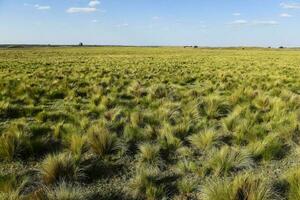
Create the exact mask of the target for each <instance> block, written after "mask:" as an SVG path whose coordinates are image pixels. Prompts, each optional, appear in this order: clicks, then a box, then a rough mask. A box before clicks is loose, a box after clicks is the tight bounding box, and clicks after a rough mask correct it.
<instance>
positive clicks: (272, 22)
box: [252, 20, 279, 26]
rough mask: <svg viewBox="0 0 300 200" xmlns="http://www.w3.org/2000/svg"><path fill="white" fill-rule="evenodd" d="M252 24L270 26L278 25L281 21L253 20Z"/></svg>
mask: <svg viewBox="0 0 300 200" xmlns="http://www.w3.org/2000/svg"><path fill="white" fill-rule="evenodd" d="M252 24H253V25H264V26H268V25H278V24H279V23H278V22H277V21H273V20H270V21H253V23H252Z"/></svg>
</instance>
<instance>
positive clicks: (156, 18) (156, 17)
mask: <svg viewBox="0 0 300 200" xmlns="http://www.w3.org/2000/svg"><path fill="white" fill-rule="evenodd" d="M152 19H153V20H159V19H160V17H159V16H153V17H152Z"/></svg>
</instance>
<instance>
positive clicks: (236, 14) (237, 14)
mask: <svg viewBox="0 0 300 200" xmlns="http://www.w3.org/2000/svg"><path fill="white" fill-rule="evenodd" d="M232 15H233V16H241V13H238V12H236V13H232Z"/></svg>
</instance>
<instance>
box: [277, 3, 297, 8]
mask: <svg viewBox="0 0 300 200" xmlns="http://www.w3.org/2000/svg"><path fill="white" fill-rule="evenodd" d="M280 6H281V7H282V8H285V9H300V3H281V4H280Z"/></svg>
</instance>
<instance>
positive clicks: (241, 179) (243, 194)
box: [199, 173, 276, 200]
mask: <svg viewBox="0 0 300 200" xmlns="http://www.w3.org/2000/svg"><path fill="white" fill-rule="evenodd" d="M199 198H200V199H202V200H245V199H247V200H271V199H276V193H275V192H274V191H272V188H271V186H270V184H269V183H268V182H267V181H266V180H265V179H264V178H261V177H259V176H257V175H256V174H249V173H246V174H240V175H238V176H236V177H235V178H234V179H233V180H229V179H228V178H227V179H224V178H215V179H211V180H208V181H207V182H206V183H205V184H204V186H203V187H202V188H201V191H200V194H199Z"/></svg>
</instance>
